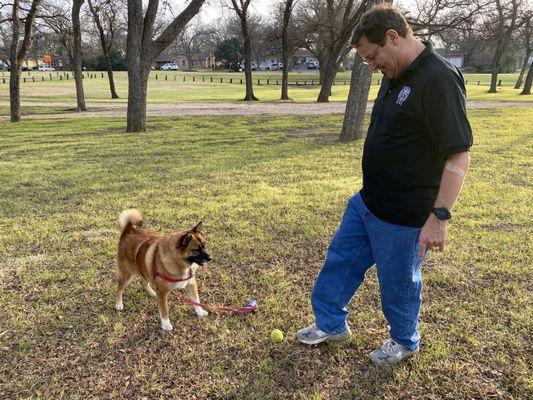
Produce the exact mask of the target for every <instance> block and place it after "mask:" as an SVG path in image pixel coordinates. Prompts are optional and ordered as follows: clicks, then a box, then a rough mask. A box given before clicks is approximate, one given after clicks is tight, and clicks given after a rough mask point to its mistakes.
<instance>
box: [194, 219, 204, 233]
mask: <svg viewBox="0 0 533 400" xmlns="http://www.w3.org/2000/svg"><path fill="white" fill-rule="evenodd" d="M200 229H202V221H200V222H198V224H197V225H196V226H195V227H194V228H192V232H193V233H197V232H200Z"/></svg>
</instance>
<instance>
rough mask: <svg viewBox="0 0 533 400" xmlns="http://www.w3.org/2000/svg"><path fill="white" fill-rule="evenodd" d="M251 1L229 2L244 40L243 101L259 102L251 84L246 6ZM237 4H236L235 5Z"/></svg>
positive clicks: (250, 57) (250, 45)
mask: <svg viewBox="0 0 533 400" xmlns="http://www.w3.org/2000/svg"><path fill="white" fill-rule="evenodd" d="M250 1H251V0H231V4H232V5H233V10H234V11H235V12H236V13H237V16H238V17H239V19H240V21H241V30H242V37H243V40H244V77H245V79H246V95H245V96H244V99H243V100H244V101H252V100H253V101H256V100H259V99H258V98H257V97H255V96H254V89H253V84H252V43H251V40H250V32H249V30H248V6H249V5H250ZM237 3H238V4H237Z"/></svg>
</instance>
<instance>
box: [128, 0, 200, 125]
mask: <svg viewBox="0 0 533 400" xmlns="http://www.w3.org/2000/svg"><path fill="white" fill-rule="evenodd" d="M204 1H205V0H191V1H190V2H189V5H188V6H187V7H186V8H185V9H184V10H183V11H182V12H181V13H180V14H179V15H178V16H177V17H175V18H174V19H173V20H172V22H171V23H170V24H169V25H168V26H166V27H165V28H164V29H163V27H162V28H161V30H162V32H161V33H160V34H159V36H158V37H157V38H156V39H153V37H154V35H155V32H156V30H155V27H154V22H155V18H156V15H157V10H158V7H159V1H158V0H149V2H148V5H147V7H146V12H144V9H143V2H142V0H128V38H127V56H126V63H127V66H128V113H127V119H128V125H127V128H126V129H127V131H128V132H140V131H145V130H146V92H147V88H148V76H149V74H150V67H151V65H152V63H153V62H154V61H155V59H156V58H157V56H158V55H159V54H161V52H162V51H164V50H165V49H166V48H167V47H168V46H169V45H170V44H171V43H172V42H173V41H174V40H175V39H176V37H177V36H178V34H179V33H180V32H181V31H182V30H183V29H184V28H185V26H186V25H187V23H188V22H189V21H190V20H191V19H192V18H193V17H194V16H195V15H196V14H198V12H199V11H200V8H201V7H202V5H203V4H204Z"/></svg>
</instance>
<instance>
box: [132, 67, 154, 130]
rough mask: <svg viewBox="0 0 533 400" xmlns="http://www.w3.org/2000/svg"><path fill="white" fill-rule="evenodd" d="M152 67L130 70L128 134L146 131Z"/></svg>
mask: <svg viewBox="0 0 533 400" xmlns="http://www.w3.org/2000/svg"><path fill="white" fill-rule="evenodd" d="M149 75H150V65H148V67H146V66H140V67H139V68H135V69H131V70H130V69H129V68H128V116H127V119H128V126H127V128H126V132H144V131H146V96H147V92H148V77H149Z"/></svg>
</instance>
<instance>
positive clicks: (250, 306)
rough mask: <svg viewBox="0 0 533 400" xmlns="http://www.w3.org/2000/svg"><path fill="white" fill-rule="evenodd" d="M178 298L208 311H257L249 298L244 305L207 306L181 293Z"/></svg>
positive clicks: (254, 302) (246, 312) (235, 312)
mask: <svg viewBox="0 0 533 400" xmlns="http://www.w3.org/2000/svg"><path fill="white" fill-rule="evenodd" d="M178 298H179V299H180V300H181V301H184V302H185V303H189V304H192V305H194V306H199V307H202V308H204V309H206V310H209V311H222V312H229V313H234V314H249V313H252V312H254V311H257V309H258V307H257V303H256V301H255V300H251V301H250V302H249V303H248V305H247V306H245V307H224V306H208V305H207V304H202V303H197V302H196V301H193V300H191V299H189V298H188V297H187V296H185V295H182V294H180V295H178Z"/></svg>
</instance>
